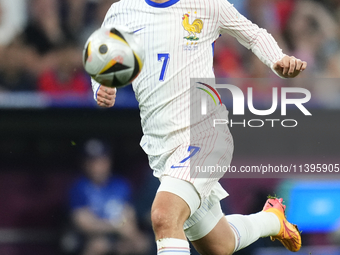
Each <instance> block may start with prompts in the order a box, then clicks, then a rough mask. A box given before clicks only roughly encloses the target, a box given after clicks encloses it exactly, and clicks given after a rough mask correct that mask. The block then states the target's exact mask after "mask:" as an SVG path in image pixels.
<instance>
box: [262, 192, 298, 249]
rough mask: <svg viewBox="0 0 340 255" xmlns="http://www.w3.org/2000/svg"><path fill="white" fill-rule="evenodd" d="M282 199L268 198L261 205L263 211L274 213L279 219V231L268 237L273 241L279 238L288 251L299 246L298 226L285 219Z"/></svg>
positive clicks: (284, 207)
mask: <svg viewBox="0 0 340 255" xmlns="http://www.w3.org/2000/svg"><path fill="white" fill-rule="evenodd" d="M282 201H283V199H282V198H280V199H278V198H268V200H267V202H266V203H265V205H264V207H263V211H264V212H272V213H274V214H275V215H276V216H277V217H278V218H279V220H280V224H281V228H280V232H279V233H278V234H277V235H276V236H271V237H270V239H271V240H272V241H274V240H275V239H277V240H279V241H280V242H281V243H282V244H283V245H284V247H286V248H287V249H288V250H290V251H294V252H295V251H298V250H300V248H301V235H300V231H299V229H298V227H297V226H296V225H294V224H292V223H290V222H288V221H287V219H286V216H285V209H286V206H285V205H283V204H282Z"/></svg>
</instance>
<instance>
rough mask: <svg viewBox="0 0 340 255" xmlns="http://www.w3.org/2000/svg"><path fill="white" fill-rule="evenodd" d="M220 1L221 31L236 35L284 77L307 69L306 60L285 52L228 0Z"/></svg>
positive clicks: (243, 43)
mask: <svg viewBox="0 0 340 255" xmlns="http://www.w3.org/2000/svg"><path fill="white" fill-rule="evenodd" d="M218 2H219V4H220V8H219V13H220V14H219V26H220V33H223V32H226V33H228V34H230V35H231V36H233V37H235V38H236V39H237V40H238V41H239V42H240V43H241V44H242V45H243V46H245V47H246V48H247V49H251V50H252V52H253V53H254V54H255V55H256V56H257V57H258V58H259V59H260V60H261V61H262V62H263V63H264V64H266V65H267V66H268V67H269V68H271V69H272V70H273V71H274V72H275V73H276V74H277V75H278V76H280V77H282V78H293V77H296V76H297V75H299V73H300V72H301V71H303V70H305V69H306V67H307V63H306V62H304V61H301V60H300V59H296V58H295V57H293V56H287V55H285V54H283V52H282V49H281V48H280V47H279V46H278V44H277V42H276V41H275V39H274V38H273V37H272V36H271V34H269V33H268V32H267V31H266V30H265V29H262V28H259V27H258V26H257V25H256V24H253V23H252V22H251V21H250V20H248V19H247V18H245V17H244V16H243V15H241V14H240V13H239V12H238V11H237V10H236V9H235V8H234V7H233V5H232V4H230V3H229V2H228V1H225V0H218Z"/></svg>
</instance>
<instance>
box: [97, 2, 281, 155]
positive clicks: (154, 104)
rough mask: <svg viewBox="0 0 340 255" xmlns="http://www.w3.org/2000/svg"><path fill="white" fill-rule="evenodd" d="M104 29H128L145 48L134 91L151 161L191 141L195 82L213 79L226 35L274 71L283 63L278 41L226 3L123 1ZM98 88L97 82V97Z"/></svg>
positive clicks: (114, 8)
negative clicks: (218, 45)
mask: <svg viewBox="0 0 340 255" xmlns="http://www.w3.org/2000/svg"><path fill="white" fill-rule="evenodd" d="M103 26H105V27H109V28H110V27H113V26H126V27H128V29H129V30H130V31H132V32H134V33H135V35H137V36H138V37H139V39H140V43H141V44H142V45H143V47H144V50H145V60H144V67H143V69H142V71H141V73H140V75H139V76H138V77H137V78H136V80H135V81H134V82H133V84H132V85H133V89H134V91H135V95H136V98H137V100H138V102H139V107H140V115H141V122H142V129H143V133H144V136H143V138H142V140H141V143H140V144H141V146H142V147H143V149H144V151H145V152H146V153H147V154H149V155H160V154H162V153H164V152H166V151H169V150H171V149H173V148H175V147H177V146H178V145H180V144H182V143H186V142H188V141H189V139H190V132H189V125H190V107H189V106H190V97H189V96H190V93H189V90H190V78H214V73H213V44H214V42H215V40H216V39H217V38H218V37H219V36H220V35H221V34H223V33H228V34H230V35H232V36H234V37H235V38H237V40H238V41H239V42H240V43H241V44H242V45H244V46H245V47H247V48H248V49H251V50H252V51H253V52H254V53H255V54H256V55H257V56H258V57H259V58H260V59H261V60H262V62H264V63H265V64H266V65H267V66H269V67H270V68H272V66H273V64H274V63H275V62H277V61H278V60H280V59H282V58H283V57H284V55H283V53H282V50H281V49H280V48H279V47H278V45H277V43H276V42H275V40H274V39H273V37H272V36H271V35H270V34H268V33H267V31H266V30H264V29H260V28H259V27H258V26H257V25H255V24H252V23H251V22H250V21H249V20H247V19H246V18H245V17H244V16H242V15H241V14H240V13H239V12H238V11H237V10H236V9H235V8H234V7H233V5H232V4H230V3H229V2H228V1H227V0H170V1H168V2H165V3H162V4H158V3H155V2H152V1H151V0H121V1H119V2H117V3H114V4H113V5H112V6H111V8H110V9H109V11H108V12H107V14H106V17H105V20H104V22H103ZM98 87H99V84H97V83H96V82H94V81H93V90H94V92H95V93H96V91H97V89H98ZM117 96H119V94H118V95H117Z"/></svg>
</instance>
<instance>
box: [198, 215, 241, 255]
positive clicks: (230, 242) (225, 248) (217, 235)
mask: <svg viewBox="0 0 340 255" xmlns="http://www.w3.org/2000/svg"><path fill="white" fill-rule="evenodd" d="M192 244H193V246H194V247H195V249H196V250H197V251H198V252H199V253H200V254H202V255H228V254H232V253H233V251H234V247H235V236H234V234H233V232H232V230H231V228H230V226H229V224H228V222H227V219H226V217H222V218H221V219H220V221H219V222H218V223H217V225H216V226H215V227H214V228H213V230H211V231H210V232H209V233H208V234H207V235H206V236H204V237H202V238H201V239H198V240H196V241H192Z"/></svg>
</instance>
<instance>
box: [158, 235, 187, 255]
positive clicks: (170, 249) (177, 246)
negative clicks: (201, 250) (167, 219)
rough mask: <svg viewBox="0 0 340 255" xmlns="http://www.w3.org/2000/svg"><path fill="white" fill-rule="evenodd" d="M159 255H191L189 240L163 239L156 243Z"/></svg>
mask: <svg viewBox="0 0 340 255" xmlns="http://www.w3.org/2000/svg"><path fill="white" fill-rule="evenodd" d="M156 243H157V255H189V254H190V248H189V242H188V241H187V240H182V239H176V238H163V239H159V240H157V241H156Z"/></svg>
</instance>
